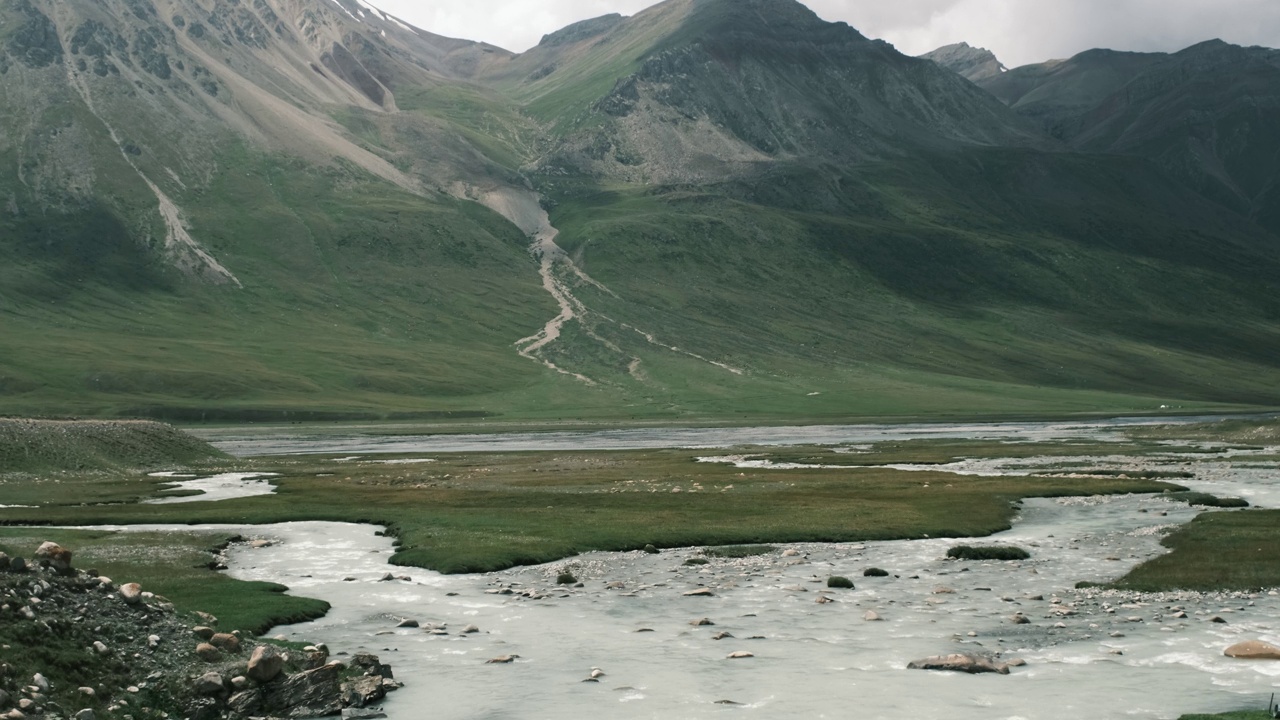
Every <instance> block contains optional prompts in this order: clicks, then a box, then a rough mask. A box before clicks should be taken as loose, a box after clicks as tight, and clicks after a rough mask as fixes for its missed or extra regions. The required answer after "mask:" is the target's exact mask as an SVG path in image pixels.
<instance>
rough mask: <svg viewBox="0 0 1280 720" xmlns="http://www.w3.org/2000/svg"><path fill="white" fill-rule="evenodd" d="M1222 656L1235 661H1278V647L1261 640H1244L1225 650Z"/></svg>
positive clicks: (1279, 654) (1279, 658) (1279, 657)
mask: <svg viewBox="0 0 1280 720" xmlns="http://www.w3.org/2000/svg"><path fill="white" fill-rule="evenodd" d="M1223 655H1226V656H1227V657H1229V658H1236V659H1237V660H1280V647H1276V646H1275V645H1272V644H1271V643H1268V642H1263V641H1261V640H1246V641H1245V642H1242V643H1237V644H1235V645H1232V646H1231V647H1229V648H1227V649H1226V651H1225V652H1223Z"/></svg>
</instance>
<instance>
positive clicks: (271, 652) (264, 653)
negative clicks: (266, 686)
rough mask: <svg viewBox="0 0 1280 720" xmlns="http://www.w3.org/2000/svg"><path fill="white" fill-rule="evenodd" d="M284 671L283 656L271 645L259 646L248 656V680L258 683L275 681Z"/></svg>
mask: <svg viewBox="0 0 1280 720" xmlns="http://www.w3.org/2000/svg"><path fill="white" fill-rule="evenodd" d="M282 670H284V655H282V654H281V653H280V651H279V650H277V649H276V647H275V646H273V645H259V646H258V647H256V648H254V649H253V654H252V655H250V656H249V671H248V673H247V674H248V676H249V679H251V680H253V681H254V682H259V683H269V682H271V681H272V680H275V679H276V677H278V676H279V675H280V672H281V671H282Z"/></svg>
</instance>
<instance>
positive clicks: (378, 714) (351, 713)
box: [342, 708, 387, 720]
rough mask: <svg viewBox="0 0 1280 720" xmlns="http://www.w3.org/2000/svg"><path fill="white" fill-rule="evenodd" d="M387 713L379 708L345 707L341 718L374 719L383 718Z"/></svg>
mask: <svg viewBox="0 0 1280 720" xmlns="http://www.w3.org/2000/svg"><path fill="white" fill-rule="evenodd" d="M386 716H387V714H386V713H384V712H382V711H381V710H366V709H364V708H347V709H345V710H343V711H342V718H343V720H376V718H384V717H386Z"/></svg>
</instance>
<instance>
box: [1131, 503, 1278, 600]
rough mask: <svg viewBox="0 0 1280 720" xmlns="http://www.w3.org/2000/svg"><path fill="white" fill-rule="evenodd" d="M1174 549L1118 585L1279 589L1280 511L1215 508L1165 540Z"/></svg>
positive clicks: (1146, 589)
mask: <svg viewBox="0 0 1280 720" xmlns="http://www.w3.org/2000/svg"><path fill="white" fill-rule="evenodd" d="M1163 544H1164V545H1165V546H1166V547H1168V548H1169V549H1170V550H1171V551H1172V552H1170V553H1169V554H1168V555H1162V556H1161V557H1158V558H1155V559H1154V560H1150V561H1147V562H1145V563H1143V564H1141V565H1139V566H1138V567H1136V568H1134V569H1133V571H1132V572H1130V573H1129V574H1128V575H1126V576H1125V577H1123V578H1121V579H1120V580H1119V581H1117V582H1116V583H1114V586H1115V587H1118V588H1121V589H1125V590H1139V591H1144V592H1160V591H1165V590H1204V591H1212V590H1250V591H1252V590H1260V589H1264V588H1274V587H1280V563H1277V562H1276V558H1278V557H1280V511H1274V510H1247V511H1240V512H1212V513H1205V514H1203V515H1201V516H1199V517H1197V518H1196V519H1195V520H1194V521H1192V522H1191V523H1190V524H1188V525H1186V526H1184V527H1182V528H1181V529H1179V530H1178V531H1176V532H1174V533H1173V534H1172V535H1170V536H1169V537H1167V538H1165V539H1164V540H1163Z"/></svg>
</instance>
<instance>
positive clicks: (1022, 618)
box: [1009, 613, 1031, 625]
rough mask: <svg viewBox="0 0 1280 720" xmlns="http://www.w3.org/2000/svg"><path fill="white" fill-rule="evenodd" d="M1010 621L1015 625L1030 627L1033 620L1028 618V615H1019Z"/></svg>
mask: <svg viewBox="0 0 1280 720" xmlns="http://www.w3.org/2000/svg"><path fill="white" fill-rule="evenodd" d="M1009 621H1010V622H1012V623H1013V624H1014V625H1030V624H1031V618H1029V617H1027V616H1026V615H1023V614H1022V613H1018V614H1017V615H1014V616H1013V617H1011V618H1009Z"/></svg>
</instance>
